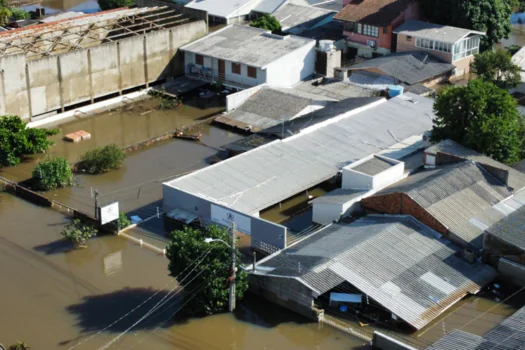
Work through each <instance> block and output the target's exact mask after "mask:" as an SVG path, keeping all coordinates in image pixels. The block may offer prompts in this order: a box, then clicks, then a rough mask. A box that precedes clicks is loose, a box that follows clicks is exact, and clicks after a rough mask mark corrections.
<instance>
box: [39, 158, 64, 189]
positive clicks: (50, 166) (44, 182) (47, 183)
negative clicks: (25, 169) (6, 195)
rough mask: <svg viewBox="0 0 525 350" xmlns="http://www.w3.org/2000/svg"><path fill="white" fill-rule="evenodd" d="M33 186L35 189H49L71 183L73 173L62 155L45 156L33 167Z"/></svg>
mask: <svg viewBox="0 0 525 350" xmlns="http://www.w3.org/2000/svg"><path fill="white" fill-rule="evenodd" d="M32 183H33V186H34V187H35V189H37V190H41V191H49V190H54V189H56V188H59V187H66V186H71V185H72V184H73V173H72V172H71V168H70V167H69V164H68V163H67V160H66V159H65V158H62V157H55V158H53V159H50V158H49V157H46V159H44V160H43V161H41V162H40V163H38V164H37V166H36V167H35V168H34V169H33V179H32Z"/></svg>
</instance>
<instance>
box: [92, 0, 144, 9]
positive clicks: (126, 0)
mask: <svg viewBox="0 0 525 350" xmlns="http://www.w3.org/2000/svg"><path fill="white" fill-rule="evenodd" d="M133 5H135V0H98V6H100V9H101V10H102V11H106V10H112V9H117V8H121V7H131V6H133Z"/></svg>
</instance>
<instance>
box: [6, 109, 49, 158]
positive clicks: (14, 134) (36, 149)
mask: <svg viewBox="0 0 525 350" xmlns="http://www.w3.org/2000/svg"><path fill="white" fill-rule="evenodd" d="M57 133H58V130H57V129H52V130H47V129H38V128H34V129H29V128H27V124H26V123H25V122H23V121H22V119H20V117H17V116H13V115H4V116H0V145H2V147H0V166H8V165H17V164H19V163H20V157H21V156H22V155H24V154H34V153H43V152H46V151H47V150H48V149H49V147H51V146H52V145H54V144H55V143H54V142H53V141H50V140H49V139H48V137H49V136H52V135H56V134H57Z"/></svg>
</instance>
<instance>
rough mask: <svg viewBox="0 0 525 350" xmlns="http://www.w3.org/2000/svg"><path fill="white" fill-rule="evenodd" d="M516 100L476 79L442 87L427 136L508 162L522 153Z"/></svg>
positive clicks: (519, 119)
mask: <svg viewBox="0 0 525 350" xmlns="http://www.w3.org/2000/svg"><path fill="white" fill-rule="evenodd" d="M516 107H517V105H516V101H515V100H514V98H513V97H512V96H511V95H510V94H509V93H508V92H507V91H505V90H502V89H500V88H498V87H497V86H495V85H494V84H492V83H490V82H485V81H482V80H479V79H476V80H473V81H471V82H469V84H468V86H466V87H459V86H454V87H450V88H447V89H445V90H443V91H442V92H441V93H440V95H439V96H438V98H437V100H436V102H435V104H434V112H435V114H436V116H437V118H436V119H435V120H434V127H433V129H432V136H431V139H432V141H433V142H439V141H441V140H444V139H451V140H453V141H456V142H458V143H461V144H463V145H464V146H466V147H469V148H472V149H474V150H476V151H478V152H480V153H483V154H485V155H487V156H489V157H492V158H494V159H496V160H498V161H500V162H504V163H508V164H512V163H514V162H517V161H518V160H519V158H520V156H522V154H520V153H522V152H523V150H522V147H521V145H522V142H523V139H522V137H521V136H520V135H522V133H523V130H521V129H520V125H521V117H520V115H519V112H518V110H517V109H516Z"/></svg>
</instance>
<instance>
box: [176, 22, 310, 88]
mask: <svg viewBox="0 0 525 350" xmlns="http://www.w3.org/2000/svg"><path fill="white" fill-rule="evenodd" d="M315 45H316V41H315V40H314V39H307V38H301V37H298V36H294V35H288V36H281V35H275V34H272V33H271V32H270V31H268V30H265V29H259V28H253V27H248V26H241V25H229V26H227V27H225V28H223V29H221V30H218V31H216V32H214V33H211V34H209V35H207V36H205V37H204V38H201V39H198V40H196V41H194V42H192V43H190V44H188V45H186V46H183V47H182V48H181V50H182V51H184V60H185V65H186V75H187V76H189V77H192V78H196V79H201V80H205V81H209V82H216V81H220V82H222V84H223V85H225V86H229V87H232V88H236V89H246V88H250V87H253V86H256V85H260V84H267V85H268V86H270V87H292V86H294V85H296V84H298V83H299V82H300V81H302V80H304V79H306V78H308V77H309V76H311V75H313V74H314V71H315V59H316V51H315Z"/></svg>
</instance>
